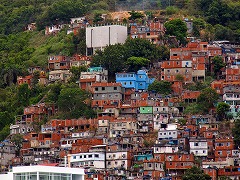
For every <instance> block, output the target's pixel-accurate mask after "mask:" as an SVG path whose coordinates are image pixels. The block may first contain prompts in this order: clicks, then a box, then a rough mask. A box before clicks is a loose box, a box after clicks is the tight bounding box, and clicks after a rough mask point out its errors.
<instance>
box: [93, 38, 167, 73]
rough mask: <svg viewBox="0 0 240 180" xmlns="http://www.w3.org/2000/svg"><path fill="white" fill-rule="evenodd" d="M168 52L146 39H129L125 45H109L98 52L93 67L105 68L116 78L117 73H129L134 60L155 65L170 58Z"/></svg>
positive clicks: (165, 48)
mask: <svg viewBox="0 0 240 180" xmlns="http://www.w3.org/2000/svg"><path fill="white" fill-rule="evenodd" d="M168 52H169V50H168V48H167V47H165V46H156V45H155V44H152V43H151V42H149V41H148V40H146V39H140V38H136V39H127V40H126V42H125V43H124V44H115V45H109V46H107V47H106V48H105V49H104V51H97V52H96V54H95V55H94V56H93V61H92V63H91V65H92V66H102V67H105V68H106V69H107V70H108V71H109V74H110V75H112V76H114V75H115V73H116V72H120V71H123V70H126V71H127V70H128V68H129V63H130V61H132V60H133V59H135V60H136V58H137V59H138V60H140V59H141V61H140V62H143V61H142V60H143V59H147V60H149V61H150V62H149V63H153V62H158V61H161V60H162V59H166V58H168V56H169V55H168ZM131 57H135V58H133V59H132V58H131ZM128 58H130V60H128ZM127 62H128V63H127ZM144 62H145V63H143V64H146V62H147V61H145V60H144ZM139 65H140V64H139ZM129 70H132V69H129Z"/></svg>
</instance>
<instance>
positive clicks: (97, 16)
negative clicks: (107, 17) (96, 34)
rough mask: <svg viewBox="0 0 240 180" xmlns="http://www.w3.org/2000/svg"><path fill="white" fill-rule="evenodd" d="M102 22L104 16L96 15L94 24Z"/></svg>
mask: <svg viewBox="0 0 240 180" xmlns="http://www.w3.org/2000/svg"><path fill="white" fill-rule="evenodd" d="M102 21H103V18H102V14H101V13H96V14H95V15H94V18H93V22H94V23H98V22H102Z"/></svg>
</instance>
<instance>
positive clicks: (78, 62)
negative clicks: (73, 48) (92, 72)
mask: <svg viewBox="0 0 240 180" xmlns="http://www.w3.org/2000/svg"><path fill="white" fill-rule="evenodd" d="M91 60H92V59H91V57H90V56H84V55H80V54H75V55H73V56H72V57H71V61H70V67H80V66H88V65H89V64H90V63H91Z"/></svg>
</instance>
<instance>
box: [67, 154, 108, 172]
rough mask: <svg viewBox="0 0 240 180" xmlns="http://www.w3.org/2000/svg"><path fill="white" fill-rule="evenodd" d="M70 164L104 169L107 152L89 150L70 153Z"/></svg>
mask: <svg viewBox="0 0 240 180" xmlns="http://www.w3.org/2000/svg"><path fill="white" fill-rule="evenodd" d="M68 164H69V165H71V166H73V167H83V168H87V167H89V168H93V169H104V168H105V152H88V153H78V154H69V155H68Z"/></svg>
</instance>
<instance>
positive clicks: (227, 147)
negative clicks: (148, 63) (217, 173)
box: [214, 137, 234, 161]
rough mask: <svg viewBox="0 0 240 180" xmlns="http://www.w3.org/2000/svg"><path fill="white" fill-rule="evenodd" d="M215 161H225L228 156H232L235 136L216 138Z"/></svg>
mask: <svg viewBox="0 0 240 180" xmlns="http://www.w3.org/2000/svg"><path fill="white" fill-rule="evenodd" d="M214 145H215V151H214V155H215V161H221V160H222V161H224V160H226V159H227V158H228V157H232V156H233V154H232V152H233V150H234V140H233V138H229V137H228V138H216V139H215V143H214Z"/></svg>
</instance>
